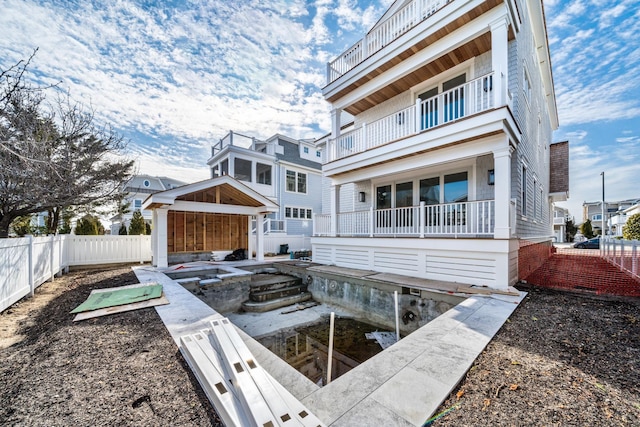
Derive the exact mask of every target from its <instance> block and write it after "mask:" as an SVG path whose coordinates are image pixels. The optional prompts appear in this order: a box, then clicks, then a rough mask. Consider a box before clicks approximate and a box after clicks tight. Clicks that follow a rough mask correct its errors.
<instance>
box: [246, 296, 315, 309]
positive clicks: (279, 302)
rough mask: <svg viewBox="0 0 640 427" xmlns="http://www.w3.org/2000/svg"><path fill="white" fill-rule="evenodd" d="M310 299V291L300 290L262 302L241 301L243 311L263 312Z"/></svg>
mask: <svg viewBox="0 0 640 427" xmlns="http://www.w3.org/2000/svg"><path fill="white" fill-rule="evenodd" d="M310 299H311V293H309V292H302V293H299V294H297V295H290V296H286V297H283V298H278V299H274V300H269V301H264V302H255V301H247V302H244V303H242V309H243V310H244V311H248V312H252V313H264V312H265V311H271V310H275V309H277V308H282V307H287V306H290V305H293V304H297V303H299V302H302V301H309V300H310Z"/></svg>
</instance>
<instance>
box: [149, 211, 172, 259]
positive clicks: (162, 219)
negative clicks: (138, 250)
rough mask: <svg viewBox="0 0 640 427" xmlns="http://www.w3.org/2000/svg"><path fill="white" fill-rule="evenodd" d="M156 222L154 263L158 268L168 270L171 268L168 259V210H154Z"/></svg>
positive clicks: (154, 229)
mask: <svg viewBox="0 0 640 427" xmlns="http://www.w3.org/2000/svg"><path fill="white" fill-rule="evenodd" d="M154 213H155V218H154V219H155V220H156V222H155V223H154V227H153V231H154V233H156V238H155V239H154V243H155V247H154V250H153V262H154V264H155V266H156V267H159V268H166V267H168V266H169V259H168V257H167V234H168V230H167V226H168V220H167V219H168V214H169V210H168V209H154Z"/></svg>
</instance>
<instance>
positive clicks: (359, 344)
mask: <svg viewBox="0 0 640 427" xmlns="http://www.w3.org/2000/svg"><path fill="white" fill-rule="evenodd" d="M329 322H330V320H329V317H327V316H325V317H324V318H323V319H322V320H321V321H320V322H317V323H314V324H311V325H303V326H298V327H294V328H289V329H282V330H279V331H276V332H275V333H273V334H272V335H269V336H266V337H262V338H257V341H258V342H259V343H261V344H262V345H263V346H265V347H266V348H267V349H269V350H270V351H271V352H272V353H274V354H275V355H277V356H278V357H280V358H281V359H282V360H284V361H285V362H287V363H288V364H289V365H290V366H292V367H293V368H295V369H296V370H297V371H298V372H300V373H301V374H303V375H304V376H306V377H307V378H309V379H310V380H311V381H313V382H314V383H315V384H317V385H319V386H323V385H325V384H327V373H328V360H329V356H328V348H329ZM381 332H385V333H387V334H390V335H392V336H393V337H394V340H395V334H393V333H391V332H390V331H384V330H381V329H380V328H378V327H376V326H373V325H370V324H368V323H365V322H360V321H358V320H355V319H352V318H348V317H336V318H335V323H334V333H333V352H332V355H333V356H332V369H331V379H332V380H335V379H336V378H338V377H340V376H341V375H343V374H346V373H347V372H349V371H350V370H351V369H353V368H355V367H356V366H358V365H359V364H361V363H363V362H365V361H366V360H368V359H370V358H371V357H373V356H375V355H376V354H378V353H380V352H381V351H383V347H382V345H381V344H380V343H379V342H378V341H377V340H376V338H375V336H374V335H373V334H374V333H377V334H376V335H381V334H380V333H381Z"/></svg>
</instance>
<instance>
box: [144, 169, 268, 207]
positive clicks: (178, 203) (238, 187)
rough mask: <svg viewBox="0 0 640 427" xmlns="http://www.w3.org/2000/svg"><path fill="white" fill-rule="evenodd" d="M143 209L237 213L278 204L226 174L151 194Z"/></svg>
mask: <svg viewBox="0 0 640 427" xmlns="http://www.w3.org/2000/svg"><path fill="white" fill-rule="evenodd" d="M215 206H218V208H216V207H215ZM142 207H143V209H158V208H166V207H168V208H169V209H171V208H172V207H173V208H174V209H175V210H189V211H197V210H199V211H204V212H214V211H218V212H224V213H234V210H235V211H237V213H239V214H255V213H267V212H277V211H278V204H277V203H275V202H273V201H272V200H270V199H268V198H267V197H265V196H263V195H261V194H260V193H258V192H256V191H255V190H253V189H251V188H249V187H247V186H246V185H244V184H242V183H241V182H239V181H238V180H236V179H234V178H231V177H230V176H228V175H223V176H220V177H217V178H211V179H207V180H204V181H199V182H195V183H193V184H187V185H183V186H181V187H176V188H173V189H171V190H166V191H161V192H158V193H155V194H152V195H150V196H149V197H147V198H146V199H145V201H144V203H143V204H142Z"/></svg>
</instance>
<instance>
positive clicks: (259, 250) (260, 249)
mask: <svg viewBox="0 0 640 427" xmlns="http://www.w3.org/2000/svg"><path fill="white" fill-rule="evenodd" d="M263 222H264V214H263V213H260V214H258V215H256V261H264V230H263V229H262V223H263Z"/></svg>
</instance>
